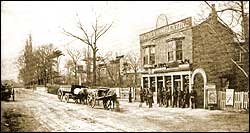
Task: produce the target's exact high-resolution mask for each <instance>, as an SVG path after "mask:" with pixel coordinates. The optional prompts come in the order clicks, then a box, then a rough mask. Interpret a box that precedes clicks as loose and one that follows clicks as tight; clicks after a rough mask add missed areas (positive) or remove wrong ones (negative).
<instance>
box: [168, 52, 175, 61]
mask: <svg viewBox="0 0 250 133" xmlns="http://www.w3.org/2000/svg"><path fill="white" fill-rule="evenodd" d="M173 60H174V52H173V51H169V52H168V61H173Z"/></svg>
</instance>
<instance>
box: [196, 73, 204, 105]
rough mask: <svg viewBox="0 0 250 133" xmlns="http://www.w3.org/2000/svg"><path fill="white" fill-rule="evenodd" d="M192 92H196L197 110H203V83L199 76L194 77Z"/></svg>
mask: <svg viewBox="0 0 250 133" xmlns="http://www.w3.org/2000/svg"><path fill="white" fill-rule="evenodd" d="M194 90H196V92H197V98H196V106H197V108H204V81H203V77H202V75H201V74H197V75H195V77H194Z"/></svg>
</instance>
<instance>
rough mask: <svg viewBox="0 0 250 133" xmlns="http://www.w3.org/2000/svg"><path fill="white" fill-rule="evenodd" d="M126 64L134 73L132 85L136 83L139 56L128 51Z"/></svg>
mask: <svg viewBox="0 0 250 133" xmlns="http://www.w3.org/2000/svg"><path fill="white" fill-rule="evenodd" d="M126 59H127V65H128V68H129V69H130V70H132V71H133V73H134V87H136V85H137V76H138V70H139V67H140V56H139V54H138V53H136V52H129V54H127V56H126Z"/></svg>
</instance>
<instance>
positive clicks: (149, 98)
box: [147, 88, 153, 108]
mask: <svg viewBox="0 0 250 133" xmlns="http://www.w3.org/2000/svg"><path fill="white" fill-rule="evenodd" d="M147 92H148V93H147V98H148V104H149V108H152V106H153V92H152V90H151V89H150V88H147Z"/></svg>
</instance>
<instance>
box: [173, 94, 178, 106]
mask: <svg viewBox="0 0 250 133" xmlns="http://www.w3.org/2000/svg"><path fill="white" fill-rule="evenodd" d="M173 96H174V101H173V107H177V101H178V90H175V91H174V93H173Z"/></svg>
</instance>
